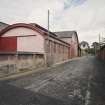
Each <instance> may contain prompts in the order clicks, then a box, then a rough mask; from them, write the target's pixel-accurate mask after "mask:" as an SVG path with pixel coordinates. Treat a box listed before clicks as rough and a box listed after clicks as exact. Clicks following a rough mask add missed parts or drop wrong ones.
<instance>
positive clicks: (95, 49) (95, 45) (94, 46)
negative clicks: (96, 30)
mask: <svg viewBox="0 0 105 105" xmlns="http://www.w3.org/2000/svg"><path fill="white" fill-rule="evenodd" d="M91 46H92V47H93V48H94V54H96V53H97V50H98V49H99V48H100V44H99V43H98V42H93V43H92V45H91Z"/></svg>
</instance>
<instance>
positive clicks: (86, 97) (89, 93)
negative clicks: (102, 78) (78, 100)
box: [85, 75, 92, 105]
mask: <svg viewBox="0 0 105 105" xmlns="http://www.w3.org/2000/svg"><path fill="white" fill-rule="evenodd" d="M91 78H92V76H91V75H90V76H89V79H88V89H87V91H86V96H85V105H89V104H90V96H91V92H90V91H89V89H90V81H91Z"/></svg>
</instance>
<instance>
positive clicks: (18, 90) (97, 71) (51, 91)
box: [0, 56, 105, 105]
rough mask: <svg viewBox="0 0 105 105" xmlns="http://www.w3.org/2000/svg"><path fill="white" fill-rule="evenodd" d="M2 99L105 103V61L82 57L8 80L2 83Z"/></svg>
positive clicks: (41, 104)
mask: <svg viewBox="0 0 105 105" xmlns="http://www.w3.org/2000/svg"><path fill="white" fill-rule="evenodd" d="M7 87H8V88H7ZM15 100H17V102H16V101H15ZM0 102H1V103H3V104H4V105H15V103H16V105H20V104H21V105H26V104H28V105H105V63H104V62H102V61H100V60H98V59H96V58H95V57H91V56H88V57H81V58H77V59H75V60H72V61H70V62H67V63H65V64H62V65H58V66H57V67H53V68H51V69H48V70H45V71H40V72H37V73H35V74H32V75H29V76H24V77H21V78H18V79H15V80H9V81H5V82H3V83H1V85H0ZM1 103H0V105H1Z"/></svg>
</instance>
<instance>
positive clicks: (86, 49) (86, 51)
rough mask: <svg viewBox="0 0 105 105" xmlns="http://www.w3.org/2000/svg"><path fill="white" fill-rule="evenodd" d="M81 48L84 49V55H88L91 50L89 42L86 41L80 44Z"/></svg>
mask: <svg viewBox="0 0 105 105" xmlns="http://www.w3.org/2000/svg"><path fill="white" fill-rule="evenodd" d="M79 46H80V48H81V50H82V55H87V53H88V52H89V48H90V47H89V43H88V42H86V41H82V42H80V44H79Z"/></svg>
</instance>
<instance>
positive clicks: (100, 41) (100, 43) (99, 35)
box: [99, 34, 101, 50]
mask: <svg viewBox="0 0 105 105" xmlns="http://www.w3.org/2000/svg"><path fill="white" fill-rule="evenodd" d="M100 39H101V36H100V34H99V50H100V47H101V46H100V44H101V43H100V42H101V40H100Z"/></svg>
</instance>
